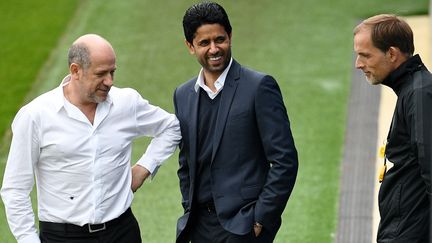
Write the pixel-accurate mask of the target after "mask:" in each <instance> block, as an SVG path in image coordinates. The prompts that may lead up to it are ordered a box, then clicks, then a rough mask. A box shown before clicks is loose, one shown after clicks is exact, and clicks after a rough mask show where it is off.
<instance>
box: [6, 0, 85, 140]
mask: <svg viewBox="0 0 432 243" xmlns="http://www.w3.org/2000/svg"><path fill="white" fill-rule="evenodd" d="M78 3H79V1H74V0H62V1H57V0H46V1H32V0H23V1H13V0H2V1H0V23H1V24H0V33H1V38H0V46H1V48H0V53H1V58H0V86H1V87H2V89H0V97H1V102H0V114H1V116H0V136H1V135H3V133H4V131H5V130H6V129H7V127H8V126H9V124H10V120H11V119H12V118H13V116H14V115H15V113H16V112H17V110H18V109H19V107H20V106H21V105H22V102H23V99H24V96H25V95H26V94H27V93H28V92H29V90H30V89H31V87H32V85H33V82H34V80H35V77H36V76H37V75H38V73H39V72H40V71H44V70H41V67H42V65H43V63H44V62H45V60H46V59H47V58H48V55H49V53H50V51H51V49H52V48H54V47H55V45H56V43H57V41H58V39H59V38H60V37H61V35H62V34H63V32H64V29H65V26H66V25H67V23H68V21H69V19H70V17H71V15H72V14H73V12H74V9H75V7H76V6H77V4H78Z"/></svg>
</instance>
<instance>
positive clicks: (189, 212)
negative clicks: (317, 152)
mask: <svg viewBox="0 0 432 243" xmlns="http://www.w3.org/2000/svg"><path fill="white" fill-rule="evenodd" d="M183 28H184V33H185V38H186V41H185V43H186V46H187V48H188V50H189V52H190V53H191V54H192V55H194V56H195V57H196V58H197V60H198V62H199V63H200V65H201V67H202V68H201V71H200V72H199V74H198V76H197V77H195V78H193V79H191V80H189V81H188V82H186V83H184V84H182V85H180V86H179V87H178V88H177V89H176V91H175V94H174V103H175V111H176V115H177V117H178V119H179V121H180V128H181V132H182V135H183V138H182V141H181V143H180V153H179V163H180V168H179V170H178V176H179V179H180V190H181V193H182V199H183V200H182V205H183V207H184V210H185V212H184V215H183V216H181V217H180V219H179V220H178V223H177V242H178V243H180V242H181V243H184V242H189V241H191V242H192V243H203V242H204V243H228V242H230V243H243V242H245V243H270V242H273V239H274V238H275V235H276V233H277V231H278V229H279V227H280V225H281V215H282V212H283V211H284V209H285V206H286V204H287V201H288V198H289V196H290V194H291V191H292V189H293V187H294V183H295V180H296V176H297V166H298V161H297V160H298V158H297V151H296V148H295V146H294V140H293V137H292V135H291V129H290V123H289V119H288V115H287V111H286V108H285V105H284V103H283V99H282V94H281V91H280V89H279V86H278V84H277V82H276V80H275V79H274V78H273V77H271V76H270V75H265V74H263V73H259V72H256V71H254V70H251V69H248V68H246V67H244V66H243V65H241V64H239V63H238V62H237V61H236V60H234V59H233V58H232V56H231V36H232V28H231V25H230V22H229V19H228V16H227V14H226V12H225V10H224V9H223V8H222V6H220V5H219V4H217V3H214V2H202V3H198V4H195V5H193V6H192V7H190V8H189V9H188V10H187V11H186V13H185V15H184V18H183Z"/></svg>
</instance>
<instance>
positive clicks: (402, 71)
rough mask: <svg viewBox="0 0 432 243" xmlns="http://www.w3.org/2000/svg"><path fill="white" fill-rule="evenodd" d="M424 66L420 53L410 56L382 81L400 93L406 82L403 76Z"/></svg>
mask: <svg viewBox="0 0 432 243" xmlns="http://www.w3.org/2000/svg"><path fill="white" fill-rule="evenodd" d="M423 66H424V64H423V62H422V60H421V58H420V56H419V55H418V54H416V55H414V56H412V57H410V58H409V59H408V60H406V61H405V62H404V63H402V64H401V65H400V66H399V67H398V68H396V69H395V70H394V71H393V72H391V73H390V74H389V75H388V76H387V77H386V78H385V79H384V80H383V82H382V84H383V85H386V86H388V87H390V88H392V89H393V90H394V92H395V93H396V94H397V95H398V94H399V93H400V90H401V88H402V86H403V84H404V83H405V82H404V81H405V79H404V78H403V77H404V76H405V75H407V74H410V73H413V72H415V71H417V70H420V69H421V68H422V67H423Z"/></svg>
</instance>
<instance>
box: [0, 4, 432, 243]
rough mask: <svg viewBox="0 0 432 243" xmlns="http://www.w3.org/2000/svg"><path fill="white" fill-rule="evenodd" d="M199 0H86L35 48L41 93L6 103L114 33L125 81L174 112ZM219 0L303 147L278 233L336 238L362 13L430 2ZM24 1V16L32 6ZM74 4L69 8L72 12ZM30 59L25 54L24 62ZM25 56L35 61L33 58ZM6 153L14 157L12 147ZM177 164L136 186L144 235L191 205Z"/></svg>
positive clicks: (50, 82) (193, 67) (169, 237)
mask: <svg viewBox="0 0 432 243" xmlns="http://www.w3.org/2000/svg"><path fill="white" fill-rule="evenodd" d="M63 1H64V0H63ZM37 2H39V3H41V2H44V1H37ZM45 2H46V1H45ZM60 2H62V1H57V2H56V3H57V4H60ZM194 2H195V1H186V0H182V1H150V0H146V1H144V0H128V1H114V0H107V1H90V0H87V1H81V2H80V5H79V6H78V11H77V14H76V16H75V17H74V18H71V20H70V23H69V27H68V28H64V27H63V28H64V29H63V30H64V35H63V36H62V38H61V39H58V45H57V47H56V48H54V49H52V55H51V58H50V59H49V60H48V61H47V62H46V63H45V64H44V65H43V67H42V65H41V64H42V63H43V62H44V60H45V59H46V57H47V56H48V51H49V50H50V49H51V48H52V47H53V43H56V41H57V40H56V38H58V34H57V35H54V34H53V35H52V36H50V38H52V39H53V40H54V41H52V42H50V43H51V44H46V43H38V46H37V48H33V49H37V50H41V49H44V48H45V49H46V54H45V56H39V57H38V60H37V61H33V62H31V63H32V64H33V63H39V65H38V67H36V70H35V71H34V72H33V74H32V75H30V76H29V77H27V78H26V81H33V82H34V84H35V85H34V86H33V90H32V92H30V93H29V94H27V90H28V87H31V83H29V84H28V85H27V88H26V89H22V88H21V89H20V88H19V87H18V88H16V90H15V91H14V92H13V95H12V96H11V98H9V99H10V100H7V101H6V102H3V96H5V95H2V96H0V97H2V102H1V103H5V104H13V105H14V107H15V108H11V109H12V110H13V109H15V110H16V107H17V106H19V105H20V104H21V103H22V102H23V97H25V96H26V95H28V97H34V96H36V95H38V94H40V93H42V92H45V91H47V90H49V89H51V88H53V87H55V86H57V85H58V83H59V82H60V80H61V78H62V77H63V76H64V75H65V74H66V72H67V65H66V52H67V48H68V47H69V45H70V43H71V42H72V41H73V40H74V39H76V38H77V37H78V36H80V35H82V34H84V33H89V32H92V33H98V34H101V35H102V36H104V37H106V38H107V39H108V40H110V41H111V43H112V44H113V46H114V48H115V49H116V52H117V58H118V71H117V72H116V81H115V82H116V85H117V86H121V87H126V86H130V87H134V88H136V89H137V90H138V91H139V92H140V93H141V94H142V95H143V96H144V97H145V98H147V99H148V100H150V101H151V102H152V103H153V104H156V105H159V106H161V107H162V108H164V109H166V110H168V111H171V112H172V111H173V108H172V92H173V90H174V88H175V87H176V86H178V85H179V84H181V83H183V82H184V81H186V80H188V79H189V78H190V77H192V76H195V75H196V74H197V73H198V70H199V68H200V67H199V65H198V63H197V62H196V60H195V58H194V57H192V56H190V55H189V53H188V51H187V49H186V47H185V46H184V44H183V39H184V38H183V34H182V27H181V18H182V15H183V13H184V10H185V9H186V8H187V7H188V6H189V5H191V4H192V3H194ZM218 2H220V3H221V4H222V5H223V6H224V7H225V9H226V10H227V12H228V14H229V15H230V19H231V22H232V26H233V56H234V58H236V59H237V60H238V61H239V62H240V63H242V64H244V65H246V66H250V67H252V68H254V69H256V70H260V71H263V72H266V73H269V74H272V75H273V76H274V77H275V78H276V79H277V80H278V82H279V84H280V86H281V89H282V91H283V93H284V98H285V102H286V105H287V108H288V112H289V116H290V120H291V125H292V130H293V135H294V138H295V141H296V145H297V148H298V152H299V160H300V168H299V175H298V180H297V183H296V186H295V188H294V192H293V194H292V196H291V199H290V201H289V204H288V207H287V208H286V210H285V212H284V215H283V225H282V227H281V229H280V231H279V234H278V237H277V240H276V241H275V242H277V243H285V242H294V243H296V242H299V243H300V242H301V243H308V242H311V243H316V242H319V243H327V242H332V241H333V234H334V233H335V230H336V224H337V207H338V190H339V188H338V186H339V175H340V171H339V170H340V166H339V162H340V159H341V156H342V151H343V148H342V144H343V139H344V137H343V136H344V132H345V131H344V129H345V128H344V126H345V116H346V107H347V106H346V104H347V99H348V92H349V84H350V78H351V77H350V74H351V67H352V63H351V61H352V28H353V26H354V25H355V23H356V22H357V21H358V20H359V19H361V18H364V17H367V16H370V15H372V14H376V13H381V12H394V13H399V14H404V15H406V14H413V13H415V14H424V13H426V10H427V6H428V1H427V0H417V1H404V0H381V1H375V0H363V1H357V0H351V1H346V0H324V1H312V0H303V1H274V0H260V1H258V0H255V1H251V0H238V1H230V0H224V1H218ZM62 3H64V2H62ZM1 4H4V3H3V2H2V3H0V7H1ZM69 4H70V2H69ZM36 5H37V4H35V6H36ZM0 9H4V8H0ZM21 10H22V12H23V13H21V14H22V15H23V16H26V13H25V12H26V11H30V10H27V9H26V8H22V9H21ZM0 11H2V10H0ZM58 12H61V11H58ZM72 12H73V11H71V10H69V12H68V13H72ZM27 14H28V13H27ZM43 16H46V17H52V16H50V15H48V14H47V15H43ZM0 18H1V17H0ZM40 18H41V19H40V20H39V18H35V20H33V21H35V23H33V22H32V23H33V24H31V25H26V24H22V22H16V23H15V22H14V23H12V24H13V25H15V26H16V27H15V28H11V31H12V30H14V29H26V28H30V27H31V26H33V25H41V26H44V28H48V27H46V26H45V25H48V23H50V21H46V20H44V19H43V18H42V17H40ZM10 21H12V20H10ZM37 21H40V22H39V24H36V22H37ZM12 22H13V21H12ZM50 24H51V23H50ZM1 26H2V25H1ZM63 26H65V22H63ZM1 28H3V27H1ZM2 38H3V37H2ZM15 39H16V40H11V42H18V41H20V38H19V35H16V37H15ZM0 41H2V39H1V38H0ZM21 41H22V40H21ZM3 46H4V45H3ZM12 47H13V46H12ZM12 47H11V48H12ZM13 50H14V51H12V52H13V53H15V52H17V53H16V54H15V55H16V56H17V57H22V56H25V55H26V54H27V52H28V51H24V50H23V49H21V48H18V47H13ZM22 61H23V62H24V60H20V59H19V58H18V59H17V61H16V63H18V62H19V63H20V64H21V62H22ZM11 63H12V62H5V65H6V64H7V66H5V67H3V65H1V66H0V68H4V69H7V70H9V69H11V68H13V66H14V65H12V64H11ZM24 65H25V66H24V67H27V66H28V64H26V63H25V62H24ZM30 66H32V67H33V66H35V65H30ZM41 67H42V68H41ZM39 71H40V73H39V75H37V73H38V72H39ZM10 72H11V75H12V76H13V77H15V75H17V74H19V73H20V72H21V71H20V70H19V69H17V70H12V69H11V71H10ZM0 75H1V73H0ZM36 77H37V78H36ZM27 79H28V80H27ZM0 80H3V78H2V79H0ZM16 83H17V82H12V83H11V82H8V83H7V84H6V85H7V87H8V88H9V87H10V88H14V89H15V87H11V86H15V85H11V84H16ZM4 85H5V84H4ZM4 85H3V86H4ZM0 92H1V91H0ZM9 92H10V89H9ZM8 106H9V105H7V107H8ZM5 107H6V106H5ZM8 109H9V108H8ZM10 119H11V118H10V117H9V118H5V119H4V120H2V121H1V122H0V126H2V125H4V126H9V124H10ZM147 143H148V139H141V140H139V141H137V142H136V144H135V146H134V154H133V158H134V160H133V161H136V160H137V159H138V158H139V156H140V155H141V154H142V153H143V151H144V150H145V147H146V144H147ZM2 157H3V158H4V157H5V154H4V153H3V155H2V156H0V158H2ZM2 161H4V159H3V160H2ZM0 164H2V163H0ZM177 166H178V164H177V160H176V155H175V156H173V157H172V158H171V159H170V160H169V161H167V162H166V164H165V165H164V166H163V167H162V168H161V170H160V171H159V174H158V175H157V176H156V178H155V180H154V181H152V182H151V183H146V184H145V185H144V186H143V188H141V189H140V191H139V192H138V193H137V194H136V197H135V200H134V203H133V210H134V213H135V214H136V216H137V218H138V220H139V222H140V225H141V230H142V236H143V241H144V242H155V243H165V242H173V241H174V237H175V224H176V220H177V218H178V217H179V216H180V214H181V212H182V210H181V208H180V194H179V189H178V179H177V176H176V170H177ZM2 170H3V169H0V172H1V171H2ZM0 205H1V206H2V204H0ZM2 214H3V212H0V222H3V221H5V219H4V216H3V215H2ZM0 225H2V226H0V227H1V228H0V229H1V230H0V233H1V235H0V239H1V242H6V243H7V242H13V240H12V238H11V235H10V233H9V232H8V230H7V227H5V226H4V225H5V223H2V224H0ZM2 237H5V238H4V239H3V238H2Z"/></svg>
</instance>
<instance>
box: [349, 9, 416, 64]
mask: <svg viewBox="0 0 432 243" xmlns="http://www.w3.org/2000/svg"><path fill="white" fill-rule="evenodd" d="M363 28H369V29H370V30H371V39H372V43H373V45H374V46H375V47H376V48H378V49H380V50H381V51H382V52H386V51H388V49H389V48H390V47H392V46H394V47H397V48H399V50H400V51H401V52H402V53H405V54H406V55H408V56H412V54H413V53H414V37H413V32H412V30H411V28H410V26H409V25H408V24H407V23H406V22H405V21H404V20H403V19H401V18H399V17H398V16H396V15H393V14H380V15H375V16H373V17H370V18H368V19H366V20H364V21H363V22H362V23H360V24H359V25H357V27H355V29H354V35H355V34H357V33H358V32H359V31H360V30H361V29H363Z"/></svg>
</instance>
